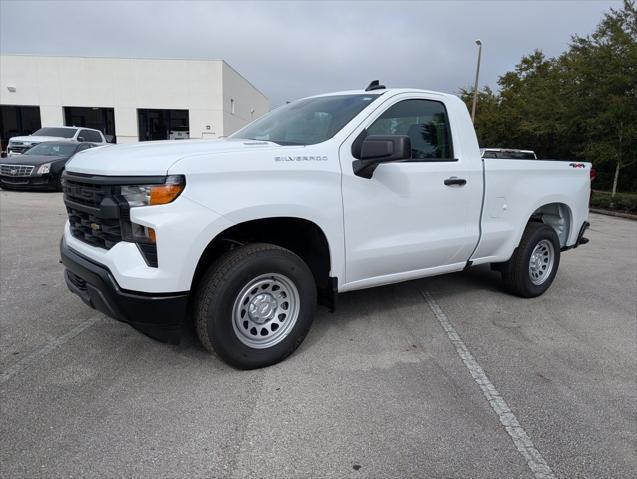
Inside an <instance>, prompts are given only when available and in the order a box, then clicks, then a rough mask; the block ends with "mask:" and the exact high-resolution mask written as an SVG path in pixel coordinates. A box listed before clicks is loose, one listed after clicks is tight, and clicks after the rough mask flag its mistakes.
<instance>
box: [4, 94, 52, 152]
mask: <svg viewBox="0 0 637 479" xmlns="http://www.w3.org/2000/svg"><path fill="white" fill-rule="evenodd" d="M41 126H42V124H41V123H40V107H39V106H15V105H2V106H1V107H0V142H1V144H2V146H1V149H2V151H5V150H6V148H7V143H8V142H9V138H12V137H14V136H23V135H30V134H31V133H33V132H34V131H35V130H39V129H40V127H41Z"/></svg>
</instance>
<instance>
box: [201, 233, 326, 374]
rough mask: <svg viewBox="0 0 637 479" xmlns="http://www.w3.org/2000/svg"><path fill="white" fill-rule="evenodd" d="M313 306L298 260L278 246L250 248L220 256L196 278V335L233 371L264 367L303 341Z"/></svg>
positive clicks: (309, 282)
mask: <svg viewBox="0 0 637 479" xmlns="http://www.w3.org/2000/svg"><path fill="white" fill-rule="evenodd" d="M315 308H316V284H315V282H314V276H313V275H312V272H311V271H310V269H309V268H308V266H307V265H306V264H305V262H304V261H303V260H302V259H301V258H299V257H298V256H297V255H296V254H294V253H292V252H291V251H289V250H287V249H284V248H281V247H279V246H275V245H271V244H266V243H255V244H250V245H247V246H242V247H240V248H236V249H233V250H231V251H229V252H227V253H226V254H224V255H223V256H222V257H221V258H219V260H218V261H217V262H216V263H215V264H213V266H211V268H210V269H209V270H208V271H207V273H206V274H205V276H204V277H203V278H202V281H201V282H200V284H199V287H198V290H197V293H196V298H195V308H194V310H195V322H196V328H197V336H198V337H199V340H200V341H201V344H202V345H203V347H204V348H206V349H207V350H208V351H211V352H213V351H214V352H215V353H217V354H218V355H219V356H220V357H221V358H222V359H223V360H224V361H225V362H227V363H228V364H230V365H232V366H234V367H237V368H240V369H254V368H260V367H265V366H269V365H271V364H275V363H277V362H279V361H282V360H283V359H285V358H286V357H287V356H289V355H290V354H292V352H294V350H295V349H296V348H297V347H298V346H299V345H300V344H301V343H302V342H303V340H304V339H305V336H306V334H307V332H308V331H309V329H310V326H311V325H312V321H313V319H314V311H315Z"/></svg>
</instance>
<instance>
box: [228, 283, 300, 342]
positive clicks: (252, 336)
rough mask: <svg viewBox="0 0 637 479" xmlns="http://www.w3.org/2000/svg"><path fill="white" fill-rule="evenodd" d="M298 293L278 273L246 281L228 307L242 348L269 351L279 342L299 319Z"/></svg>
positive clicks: (293, 286) (294, 287)
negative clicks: (232, 303)
mask: <svg viewBox="0 0 637 479" xmlns="http://www.w3.org/2000/svg"><path fill="white" fill-rule="evenodd" d="M299 310H300V298H299V291H298V289H297V288H296V286H295V284H294V282H292V280H290V278H288V277H287V276H284V275H282V274H279V273H268V274H262V275H260V276H257V277H256V278H254V279H252V280H250V281H249V282H248V283H247V284H246V285H245V286H244V287H243V288H242V289H241V291H240V292H239V294H238V295H237V297H236V299H235V301H234V306H233V307H232V327H233V329H234V332H235V334H236V336H237V338H238V339H239V341H241V342H242V343H243V344H245V345H246V346H249V347H251V348H255V349H265V348H271V347H272V346H275V345H276V344H278V343H280V342H281V341H283V340H284V339H285V338H286V337H287V336H288V334H289V333H290V331H292V329H293V328H294V325H295V324H296V321H297V319H298V317H299Z"/></svg>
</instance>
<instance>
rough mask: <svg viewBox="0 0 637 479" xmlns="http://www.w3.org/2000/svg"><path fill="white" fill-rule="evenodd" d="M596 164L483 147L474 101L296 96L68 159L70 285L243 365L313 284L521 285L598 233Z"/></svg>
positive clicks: (99, 305) (318, 290)
mask: <svg viewBox="0 0 637 479" xmlns="http://www.w3.org/2000/svg"><path fill="white" fill-rule="evenodd" d="M589 169H590V165H589V164H587V163H569V162H561V161H546V162H545V161H525V160H512V161H508V160H500V159H494V160H489V159H482V158H481V156H480V149H479V147H478V142H477V140H476V135H475V132H474V130H473V125H472V123H471V119H470V117H469V114H468V112H467V109H466V107H465V105H464V104H463V103H462V101H461V100H460V99H458V98H457V97H455V96H452V95H447V94H442V93H435V92H430V91H422V90H413V89H384V87H382V86H377V85H375V84H372V85H370V87H368V88H367V89H366V90H358V91H348V92H340V93H333V94H328V95H321V96H315V97H311V98H305V99H302V100H298V101H295V102H292V103H290V104H288V105H285V106H283V107H281V108H279V109H276V110H274V111H272V112H270V113H269V114H267V115H265V116H263V117H262V118H260V119H258V120H256V121H254V122H253V123H251V124H250V125H248V126H246V127H245V128H243V129H242V130H240V131H239V132H237V133H235V134H234V135H232V136H231V137H230V138H227V139H222V140H210V141H208V140H184V141H179V142H163V141H162V142H153V143H139V144H133V145H121V146H114V147H112V148H107V149H99V150H97V151H92V150H88V151H86V152H84V153H82V154H81V155H78V156H76V157H75V158H74V159H72V160H71V161H70V162H69V163H68V164H67V166H66V173H65V175H64V180H63V183H64V201H65V204H66V207H67V210H68V217H69V219H68V222H67V223H66V226H65V230H64V237H63V239H62V242H61V246H60V248H61V255H62V261H63V263H64V265H65V266H66V271H65V275H66V281H67V285H68V287H69V288H70V289H71V291H73V292H74V293H76V294H78V295H79V296H80V297H81V298H82V299H83V300H84V301H85V302H86V303H87V304H88V305H90V306H91V307H93V308H96V309H98V310H99V311H102V312H104V313H105V314H107V315H109V316H111V317H113V318H116V319H118V320H121V321H125V322H127V323H130V324H131V325H132V326H134V327H135V328H137V329H139V330H141V331H143V332H145V333H146V334H148V335H149V336H151V337H154V338H157V339H160V340H163V341H168V342H176V341H178V340H179V336H180V330H181V327H182V324H184V322H185V321H184V320H185V318H187V317H188V318H192V320H194V322H195V325H196V330H197V334H198V336H199V338H200V340H201V343H202V344H203V346H204V347H205V348H206V349H208V350H210V351H213V350H214V351H216V352H217V354H218V355H219V356H220V357H221V358H223V359H224V360H225V361H226V362H228V363H230V364H231V365H234V366H235V367H239V368H255V367H261V366H266V365H269V364H273V363H275V362H277V361H280V360H282V359H283V358H285V357H286V356H288V355H289V354H291V353H292V352H293V351H294V350H295V349H296V348H297V347H298V346H299V344H300V343H301V342H302V341H303V339H304V337H305V335H306V334H307V332H308V330H309V328H310V325H311V323H312V319H313V315H314V311H315V308H316V303H317V299H318V300H319V301H323V302H325V303H326V304H327V305H328V306H331V307H334V303H335V297H336V294H337V293H342V292H346V291H352V290H357V289H362V288H369V287H373V286H378V285H383V284H388V283H395V282H399V281H406V280H412V279H415V278H422V277H425V276H433V275H439V274H444V273H451V272H454V271H461V270H464V269H466V268H468V267H470V266H473V265H480V264H485V263H489V264H491V265H493V267H494V268H495V269H497V270H499V271H501V272H502V277H503V280H504V285H505V286H506V288H507V289H508V290H509V291H511V292H513V293H515V294H517V295H519V296H522V297H533V296H538V295H540V294H542V293H544V292H545V291H546V290H547V289H548V287H549V286H550V285H551V283H552V282H553V280H554V278H555V274H556V273H557V269H558V265H559V262H560V252H562V251H565V250H567V249H570V248H575V247H577V246H578V245H579V244H581V243H585V242H586V241H587V240H586V238H584V237H583V234H584V231H585V229H586V227H587V226H588V223H587V217H588V198H589V190H590V180H589Z"/></svg>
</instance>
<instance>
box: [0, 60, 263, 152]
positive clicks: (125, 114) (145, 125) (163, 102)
mask: <svg viewBox="0 0 637 479" xmlns="http://www.w3.org/2000/svg"><path fill="white" fill-rule="evenodd" d="M0 108H1V116H0V134H1V139H2V147H3V148H2V149H3V150H4V147H5V146H6V142H7V141H8V139H9V138H10V137H12V136H17V135H24V134H29V133H32V132H33V131H35V130H36V129H38V128H40V127H45V126H61V125H67V126H86V127H90V128H97V129H99V130H101V131H102V132H103V133H104V134H105V135H112V136H113V137H115V141H116V142H117V143H131V142H136V141H145V140H158V139H168V138H170V137H171V135H172V136H173V137H174V136H176V132H177V131H182V132H183V131H188V132H189V136H190V138H218V137H220V136H226V135H229V134H231V133H233V132H235V131H236V130H238V129H239V128H241V127H242V126H244V125H246V124H247V123H249V122H250V121H252V120H253V119H255V118H257V117H259V116H261V115H263V114H264V113H265V112H267V111H268V100H267V98H266V97H265V95H263V93H261V92H260V91H259V90H257V89H256V87H254V86H253V85H252V84H251V83H250V82H249V81H248V80H246V79H245V78H244V77H242V76H241V75H240V74H239V73H238V72H237V71H236V70H234V69H233V68H232V67H231V66H230V65H228V64H227V63H226V62H224V61H223V60H210V61H209V60H145V59H132V58H131V59H128V58H82V57H42V56H30V55H2V56H0ZM171 132H172V133H171Z"/></svg>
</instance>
